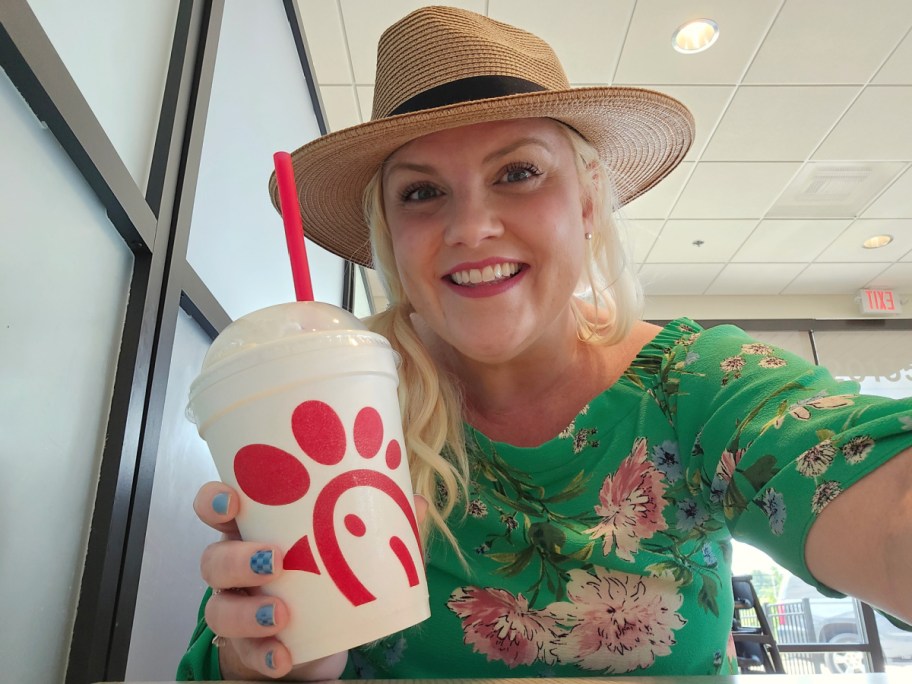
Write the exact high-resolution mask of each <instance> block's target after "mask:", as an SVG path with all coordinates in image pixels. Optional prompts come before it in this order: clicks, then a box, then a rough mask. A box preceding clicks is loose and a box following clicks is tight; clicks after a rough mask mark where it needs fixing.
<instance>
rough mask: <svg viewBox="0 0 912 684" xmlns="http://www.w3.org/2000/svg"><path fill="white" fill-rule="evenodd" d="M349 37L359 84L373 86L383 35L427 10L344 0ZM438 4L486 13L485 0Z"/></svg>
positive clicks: (412, 1)
mask: <svg viewBox="0 0 912 684" xmlns="http://www.w3.org/2000/svg"><path fill="white" fill-rule="evenodd" d="M340 3H341V6H342V19H343V20H344V25H345V34H346V37H347V38H348V46H349V50H350V51H351V60H352V67H353V69H354V73H355V83H357V84H358V85H372V84H373V83H374V76H375V72H376V70H377V42H378V41H379V40H380V34H381V33H383V32H384V31H385V30H386V29H387V28H388V27H389V26H390V25H391V24H393V23H395V22H396V21H398V20H399V19H401V18H402V17H404V16H405V15H406V14H408V13H409V12H412V11H413V10H416V9H418V8H419V7H424V6H425V5H427V4H428V3H427V2H423V1H422V0H383V2H377V1H376V0H340ZM434 4H437V5H448V6H451V7H462V8H464V9H467V10H472V11H473V12H478V13H479V14H484V13H485V4H486V2H485V0H461V1H460V2H448V1H446V0H444V1H442V2H436V3H434Z"/></svg>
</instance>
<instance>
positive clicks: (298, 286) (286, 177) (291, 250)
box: [272, 152, 314, 302]
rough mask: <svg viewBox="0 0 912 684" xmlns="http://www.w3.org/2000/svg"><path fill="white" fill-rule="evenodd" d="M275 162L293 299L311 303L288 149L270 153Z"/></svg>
mask: <svg viewBox="0 0 912 684" xmlns="http://www.w3.org/2000/svg"><path fill="white" fill-rule="evenodd" d="M272 159H273V161H274V162H275V170H276V180H277V181H278V184H279V205H280V206H281V207H282V221H283V222H284V223H285V242H286V244H287V245H288V258H289V259H291V277H292V278H294V287H295V298H296V299H297V300H298V301H299V302H312V301H313V298H314V293H313V286H312V285H311V284H310V267H309V266H308V265H307V249H306V248H305V247H304V226H303V225H302V224H301V212H300V211H299V210H298V190H297V188H296V187H295V180H294V169H292V167H291V155H290V154H288V152H276V153H275V154H274V155H272Z"/></svg>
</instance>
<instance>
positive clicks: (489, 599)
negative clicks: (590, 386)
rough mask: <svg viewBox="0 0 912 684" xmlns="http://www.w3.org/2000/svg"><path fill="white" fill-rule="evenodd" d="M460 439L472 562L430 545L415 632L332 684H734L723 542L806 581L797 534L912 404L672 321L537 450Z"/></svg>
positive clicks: (903, 426)
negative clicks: (563, 680)
mask: <svg viewBox="0 0 912 684" xmlns="http://www.w3.org/2000/svg"><path fill="white" fill-rule="evenodd" d="M467 441H468V446H469V452H470V457H471V459H472V464H473V468H474V473H473V484H472V487H471V491H470V498H469V501H468V502H467V514H466V515H465V516H464V517H462V516H453V518H452V519H451V520H450V521H449V522H450V525H451V529H452V530H453V532H454V533H455V534H456V536H457V539H458V540H459V542H460V545H461V549H462V551H463V553H464V554H465V557H466V560H467V562H468V566H469V567H468V568H465V567H463V565H462V564H461V563H460V561H459V559H458V558H457V555H456V554H455V553H454V551H453V550H452V549H451V548H449V547H448V546H447V545H446V543H445V542H443V541H441V540H439V539H432V540H431V541H430V543H429V548H428V584H429V589H430V594H431V611H432V615H431V618H430V619H429V620H427V621H426V622H424V623H422V624H420V625H418V626H416V627H413V628H411V629H408V630H405V631H404V632H401V633H399V634H396V635H393V636H391V637H389V638H387V639H384V640H381V641H380V642H377V643H375V644H372V645H369V646H366V647H362V648H359V649H355V650H353V651H352V652H351V658H350V659H349V668H348V670H347V673H346V676H348V677H362V678H374V677H400V678H407V677H414V678H419V677H504V676H511V677H528V676H564V677H568V676H570V677H572V676H597V675H602V674H625V675H646V674H648V675H663V674H664V675H701V674H728V673H732V672H736V671H737V669H736V664H735V662H734V659H733V652H732V649H731V644H730V638H729V637H730V634H729V632H730V629H731V616H732V598H731V570H730V565H731V545H730V540H731V538H732V537H735V538H739V539H742V540H744V541H747V542H749V543H752V544H755V545H757V546H759V547H761V548H763V549H764V550H765V551H767V553H769V554H771V555H772V556H773V557H774V558H776V559H777V560H778V561H779V562H780V563H781V564H783V565H784V566H786V567H787V568H789V569H790V570H791V571H792V572H794V573H796V574H798V575H799V576H801V577H803V578H804V579H805V580H807V581H810V582H815V581H814V579H813V577H811V576H810V574H809V572H808V571H807V568H806V566H805V565H804V560H803V556H804V540H805V536H806V534H807V531H808V529H809V528H810V526H811V524H812V523H813V520H814V519H815V517H816V516H817V515H818V514H819V513H820V511H822V510H823V509H824V508H825V507H826V506H827V505H828V504H829V503H830V502H831V501H832V500H833V499H834V498H835V497H836V496H838V495H839V493H840V492H842V491H844V490H845V489H846V488H847V487H849V486H850V485H851V484H852V483H853V482H855V481H857V480H858V479H860V478H861V477H863V476H864V475H865V474H866V473H867V472H870V470H871V469H873V468H875V467H876V466H877V465H878V464H880V463H882V462H883V461H884V460H886V459H887V458H889V457H890V456H891V455H894V454H896V453H898V452H899V451H901V450H903V449H904V448H907V447H909V446H912V400H900V401H895V400H887V399H882V398H877V397H865V396H859V395H858V394H857V393H856V391H855V387H854V386H853V385H850V384H846V383H838V382H836V381H835V380H833V379H832V378H831V377H830V376H829V375H828V374H827V373H826V372H825V371H824V370H822V369H819V368H816V367H814V366H810V365H809V364H808V363H807V362H805V361H803V360H802V359H800V358H798V357H796V356H794V355H791V354H789V353H787V352H784V351H782V350H778V349H776V348H774V347H771V346H769V345H766V344H763V343H759V342H756V341H754V340H751V339H750V338H749V337H748V336H747V335H746V334H745V333H743V331H740V330H738V329H737V328H734V327H732V326H720V327H718V328H713V329H710V330H706V331H703V330H702V329H701V328H700V327H699V326H697V325H696V324H695V323H693V322H692V321H689V320H687V319H680V320H677V321H673V322H672V323H671V324H669V325H668V326H666V327H665V328H664V329H663V330H662V332H661V333H660V334H659V335H658V336H657V337H656V339H655V340H654V341H653V342H652V343H651V344H649V345H647V346H646V347H645V348H644V349H643V350H642V351H641V352H640V354H639V355H638V356H637V358H636V360H635V361H634V363H633V364H632V365H631V367H630V368H629V369H628V371H627V372H626V373H625V375H624V377H623V378H622V379H621V380H620V381H618V382H617V383H616V384H615V385H614V386H612V387H610V388H608V389H607V390H606V391H605V392H604V393H603V394H601V395H600V396H598V397H596V398H595V399H594V400H593V401H592V402H590V404H589V405H587V406H586V407H585V408H584V409H583V410H582V411H581V412H580V414H579V415H578V416H577V417H576V419H574V421H573V423H572V424H571V425H569V426H567V428H566V429H565V430H563V431H562V432H561V433H560V434H559V435H557V436H556V437H555V438H554V439H552V440H550V441H548V442H546V443H545V444H542V445H541V446H539V447H535V448H518V447H513V446H510V445H508V444H502V443H496V442H491V441H490V440H488V439H487V438H486V437H485V436H484V435H482V434H480V433H478V432H477V431H475V430H473V429H471V428H467ZM821 588H822V589H823V590H824V591H828V590H827V589H826V588H825V587H821Z"/></svg>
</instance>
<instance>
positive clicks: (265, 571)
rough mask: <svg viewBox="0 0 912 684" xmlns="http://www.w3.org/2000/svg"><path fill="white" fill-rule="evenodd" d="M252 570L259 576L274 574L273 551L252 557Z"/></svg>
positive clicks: (258, 552)
mask: <svg viewBox="0 0 912 684" xmlns="http://www.w3.org/2000/svg"><path fill="white" fill-rule="evenodd" d="M250 569H251V570H253V571H254V572H255V573H256V574H258V575H271V574H272V551H271V550H269V549H264V550H262V551H257V552H256V553H255V554H253V555H252V556H251V557H250Z"/></svg>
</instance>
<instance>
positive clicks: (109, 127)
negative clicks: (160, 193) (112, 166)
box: [29, 0, 179, 192]
mask: <svg viewBox="0 0 912 684" xmlns="http://www.w3.org/2000/svg"><path fill="white" fill-rule="evenodd" d="M178 4H179V0H130V1H129V2H124V1H123V0H80V1H79V2H73V1H72V0H29V5H30V6H31V8H32V11H33V12H34V13H35V16H36V17H38V21H39V22H40V23H41V26H42V28H43V29H44V32H45V33H47V35H48V38H50V40H51V43H52V44H53V45H54V48H55V49H56V50H57V53H58V54H59V55H60V59H61V60H63V63H64V65H66V68H67V70H68V71H69V72H70V74H71V75H72V77H73V80H74V81H76V85H77V86H78V87H79V90H80V91H81V92H82V95H83V97H85V99H86V102H88V103H89V106H90V107H91V108H92V111H93V112H94V114H95V117H96V118H97V119H98V121H99V123H100V124H101V126H102V128H104V130H105V132H106V133H107V135H108V138H110V140H111V143H112V144H113V145H114V148H115V149H116V150H117V153H118V154H119V155H120V158H121V159H122V160H123V162H124V165H125V166H126V167H127V169H128V170H129V171H130V174H131V175H132V176H133V180H134V181H136V185H137V186H138V187H139V188H140V189H141V190H142V191H143V192H145V188H146V183H147V182H148V180H149V168H150V165H151V162H152V148H153V145H154V144H155V132H156V129H157V127H158V118H159V114H160V113H161V106H162V94H163V92H164V89H165V77H166V75H167V72H168V61H169V59H170V58H171V42H172V40H173V39H174V27H175V23H176V20H177V8H178Z"/></svg>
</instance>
